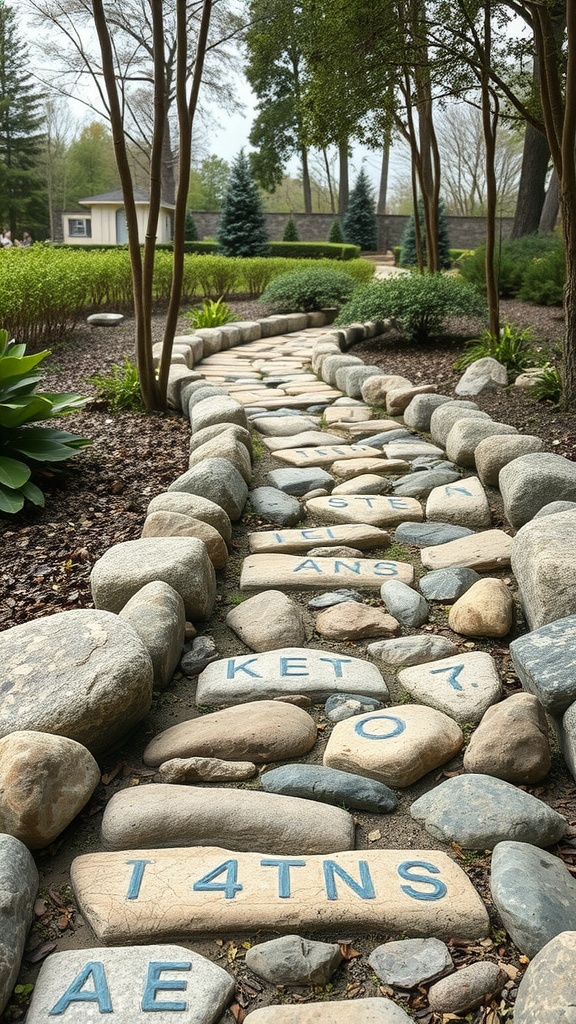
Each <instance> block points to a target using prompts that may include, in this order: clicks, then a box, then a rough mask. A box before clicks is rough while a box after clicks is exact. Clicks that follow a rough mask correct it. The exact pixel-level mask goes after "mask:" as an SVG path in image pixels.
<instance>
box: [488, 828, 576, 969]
mask: <svg viewBox="0 0 576 1024" xmlns="http://www.w3.org/2000/svg"><path fill="white" fill-rule="evenodd" d="M490 885H491V889H492V898H493V900H494V903H495V904H496V909H497V911H498V913H499V915H500V918H501V920H502V923H503V925H504V927H505V928H506V931H507V932H509V934H510V938H511V939H512V941H513V942H514V943H515V944H516V945H517V946H518V949H519V950H521V952H522V953H525V954H526V956H528V957H533V956H536V953H538V952H539V951H540V950H541V949H542V947H543V946H545V945H546V943H547V942H550V940H551V939H553V938H554V936H555V935H559V934H560V933H561V932H567V931H574V930H576V881H575V880H574V878H573V877H572V875H571V874H570V872H569V871H568V868H567V867H565V865H564V864H563V863H562V861H561V860H560V859H559V858H558V857H555V856H554V855H553V854H551V853H547V852H546V851H545V850H539V849H538V848H537V847H536V846H532V845H530V844H529V843H519V842H509V841H505V842H502V843H498V845H497V846H496V847H495V849H494V853H493V854H492V868H491V881H490Z"/></svg>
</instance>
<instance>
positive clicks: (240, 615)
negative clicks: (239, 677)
mask: <svg viewBox="0 0 576 1024" xmlns="http://www.w3.org/2000/svg"><path fill="white" fill-rule="evenodd" d="M226 625H227V626H229V627H230V629H232V630H233V631H234V633H236V635H237V636H238V637H239V638H240V640H242V642H243V643H245V644H246V645H247V646H248V647H251V648H252V650H253V651H272V650H274V649H275V648H278V647H300V646H301V645H303V644H305V643H306V621H305V618H304V613H303V611H302V609H301V607H300V605H298V604H296V602H295V601H292V600H291V599H290V598H289V597H287V596H286V594H284V593H282V591H281V590H265V591H263V593H261V594H256V595H255V596H254V597H249V598H248V600H247V601H243V602H242V604H239V605H238V606H237V607H236V608H233V609H232V611H230V612H228V615H227V616H226Z"/></svg>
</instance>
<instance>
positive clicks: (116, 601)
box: [90, 537, 216, 621]
mask: <svg viewBox="0 0 576 1024" xmlns="http://www.w3.org/2000/svg"><path fill="white" fill-rule="evenodd" d="M158 580H160V581H163V582H164V583H168V584H169V585H170V586H171V587H172V588H173V589H174V590H175V591H176V592H177V593H178V594H180V596H181V598H182V600H183V601H184V608H185V610H186V616H187V618H188V619H191V620H192V621H194V620H195V619H207V618H208V616H209V615H210V613H211V611H212V608H213V607H214V601H215V599H216V576H215V574H214V566H213V565H212V562H211V561H210V559H209V558H208V553H207V551H206V547H205V545H204V544H203V543H202V541H201V540H198V538H197V537H146V538H144V539H142V540H126V541H123V542H122V543H121V544H114V545H113V546H112V547H111V548H108V550H107V551H105V552H104V554H103V555H102V557H101V558H99V559H98V561H97V562H96V563H95V564H94V568H93V569H92V572H91V574H90V585H91V588H92V597H93V598H94V604H95V605H96V607H97V608H102V609H104V610H105V611H110V612H120V611H121V610H122V608H123V607H124V605H125V604H126V603H127V602H128V601H129V600H130V598H131V597H133V596H134V594H136V593H137V592H138V591H139V590H141V589H142V587H144V586H145V585H146V584H147V583H153V582H155V581H158Z"/></svg>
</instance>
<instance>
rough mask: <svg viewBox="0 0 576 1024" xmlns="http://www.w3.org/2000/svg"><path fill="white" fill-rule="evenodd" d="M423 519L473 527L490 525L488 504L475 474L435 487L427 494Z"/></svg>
mask: <svg viewBox="0 0 576 1024" xmlns="http://www.w3.org/2000/svg"><path fill="white" fill-rule="evenodd" d="M426 518H427V519H428V520H438V521H439V522H441V523H453V524H454V525H456V526H467V527H469V529H473V530H482V529H484V528H485V527H487V526H490V524H491V522H492V517H491V514H490V506H489V505H488V498H487V496H486V491H485V490H484V488H483V487H482V484H481V483H480V481H479V479H478V477H476V476H469V477H466V479H465V480H458V482H457V483H451V484H444V485H443V486H441V487H435V488H434V490H433V491H431V492H430V494H429V495H428V501H427V502H426Z"/></svg>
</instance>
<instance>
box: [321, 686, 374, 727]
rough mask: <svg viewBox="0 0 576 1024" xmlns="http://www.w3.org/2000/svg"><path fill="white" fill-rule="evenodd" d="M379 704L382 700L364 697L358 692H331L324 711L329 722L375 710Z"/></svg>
mask: <svg viewBox="0 0 576 1024" xmlns="http://www.w3.org/2000/svg"><path fill="white" fill-rule="evenodd" d="M381 706H382V701H379V700H376V698H375V697H364V696H362V695H361V694H359V693H333V694H332V695H331V696H330V697H328V700H327V701H326V703H325V705H324V711H325V712H326V717H327V718H329V719H330V721H331V722H343V721H344V719H345V718H352V716H353V715H363V714H366V712H368V711H376V710H377V709H378V708H380V707H381Z"/></svg>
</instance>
